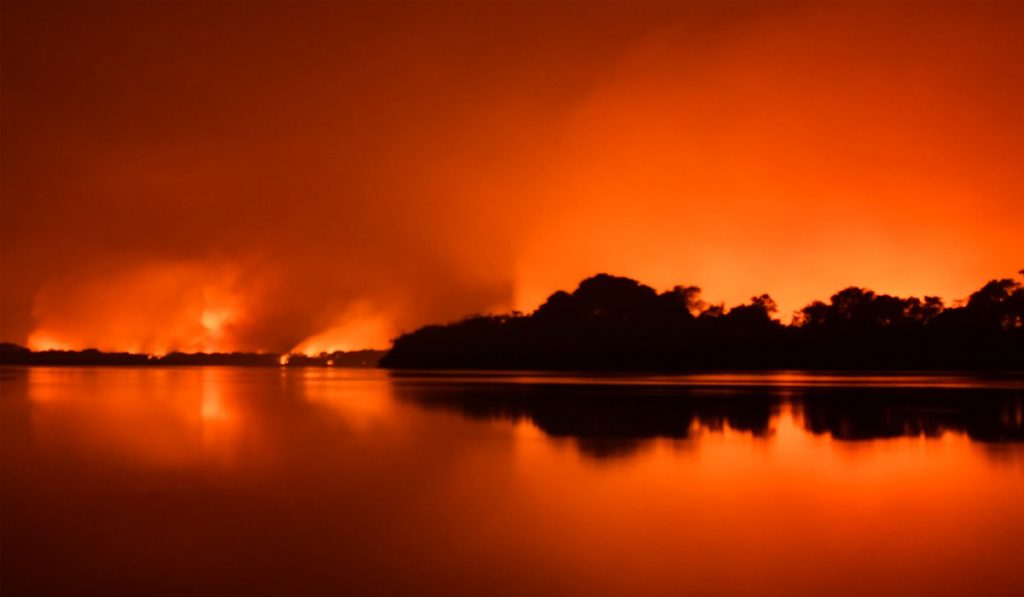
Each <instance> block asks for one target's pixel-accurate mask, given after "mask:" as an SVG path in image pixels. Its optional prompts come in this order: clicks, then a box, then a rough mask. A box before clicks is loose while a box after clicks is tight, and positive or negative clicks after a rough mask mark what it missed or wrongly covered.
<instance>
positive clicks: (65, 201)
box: [0, 3, 1024, 352]
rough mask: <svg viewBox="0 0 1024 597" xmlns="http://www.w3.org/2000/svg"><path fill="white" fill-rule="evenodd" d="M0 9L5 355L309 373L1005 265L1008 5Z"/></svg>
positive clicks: (958, 291)
mask: <svg viewBox="0 0 1024 597" xmlns="http://www.w3.org/2000/svg"><path fill="white" fill-rule="evenodd" d="M728 4H729V6H728V10H725V9H723V7H722V6H716V5H715V4H714V3H711V4H707V5H704V4H691V3H685V4H684V3H680V4H665V5H658V4H651V5H645V6H643V7H636V6H633V5H628V4H622V5H620V4H617V3H609V4H601V5H589V4H576V3H568V4H552V5H543V4H535V3H526V4H522V5H520V4H518V3H502V4H498V5H483V6H478V5H475V4H473V3H468V4H452V5H430V4H424V5H419V4H414V5H394V4H390V3H389V4H381V5H378V4H340V3H339V4H309V3H299V4H293V3H286V4H258V5H253V6H245V7H242V6H241V5H235V4H232V3H212V4H192V3H187V4H169V3H155V4H125V3H117V4H110V5H108V4H102V3H83V4H82V5H75V4H50V3H46V4H25V5H22V4H17V5H6V6H5V7H4V18H3V53H2V54H3V69H2V77H3V85H2V106H0V120H2V122H0V124H2V129H0V131H2V169H3V171H2V190H3V196H2V201H3V203H2V213H0V216H2V218H0V230H2V237H0V244H2V254H0V258H2V262H0V265H2V282H3V285H2V286H3V287H2V291H0V292H2V305H0V326H2V329H0V335H2V338H0V339H2V340H8V341H14V342H20V343H28V344H30V345H32V346H33V347H34V348H48V347H67V348H84V347H88V346H95V347H98V348H102V349H108V350H118V349H119V350H140V351H150V352H166V351H169V350H174V349H177V350H272V351H284V350H289V349H298V350H304V351H312V352H316V351H319V350H327V349H335V348H343V349H347V348H361V347H382V346H386V344H387V342H388V340H389V339H390V338H391V337H393V336H394V335H395V334H397V333H398V332H400V331H403V330H410V329H412V328H414V327H416V326H418V325H421V324H423V323H427V322H431V321H447V320H451V319H454V318H458V317H460V316H462V315H465V314H469V313H474V312H488V311H505V310H508V309H515V308H518V309H523V310H529V309H532V308H533V307H535V306H537V305H538V304H540V303H541V302H542V301H543V299H544V298H545V296H546V295H547V294H548V293H550V292H552V291H554V290H556V289H557V288H560V287H568V286H571V285H572V284H574V283H575V282H576V281H578V280H579V279H581V278H583V277H585V276H586V275H589V274H592V273H595V272H597V271H611V272H614V273H619V274H622V275H629V276H631V277H635V278H639V279H643V280H645V281H648V282H650V283H652V284H654V285H655V286H659V287H661V288H669V287H671V286H673V285H675V284H681V283H688V284H699V285H701V286H702V287H703V288H705V289H706V296H707V298H709V299H711V300H715V301H718V300H722V301H727V302H730V303H737V302H741V301H742V300H745V299H746V298H747V297H749V296H751V295H754V294H759V293H761V292H765V291H771V292H772V293H773V297H774V298H775V299H776V300H777V302H778V303H779V305H780V307H781V313H782V314H783V316H784V317H785V316H786V314H788V313H791V312H792V311H793V310H795V309H798V308H800V307H801V306H803V304H805V303H806V302H807V301H809V300H810V299H812V298H814V297H818V296H827V295H828V294H830V293H831V292H833V291H835V290H836V289H838V288H841V287H844V286H847V285H850V284H856V285H863V286H868V287H871V288H874V289H876V290H879V291H883V292H892V293H899V294H904V295H907V294H939V295H942V296H943V297H944V298H946V299H956V298H961V297H963V296H965V295H966V294H967V292H969V291H970V290H971V289H972V286H973V285H974V284H975V283H976V282H977V280H979V279H987V278H990V277H996V276H1000V275H1005V273H1006V272H1007V271H1015V270H1016V269H1017V268H1019V263H1020V262H1021V258H1022V257H1024V256H1022V254H1021V252H1020V246H1019V238H1020V237H1022V236H1024V202H1021V201H1020V197H1021V196H1022V195H1021V194H1022V191H1024V185H1022V182H1021V180H1022V179H1021V178H1020V176H1019V165H1020V164H1021V163H1022V162H1024V145H1022V141H1021V139H1024V117H1022V112H1021V110H1020V105H1021V103H1022V101H1024V78H1022V77H1021V76H1020V64H1022V63H1024V39H1022V38H1021V36H1020V35H1019V32H1020V31H1021V30H1022V29H1024V7H1021V6H1018V5H1013V4H1010V3H1006V4H1000V5H994V6H987V7H984V8H981V7H976V6H950V5H941V6H932V5H921V6H903V7H900V8H887V7H884V6H872V7H870V8H866V7H862V8H856V7H842V6H827V7H813V6H805V7H793V6H765V5H751V6H737V5H733V4H732V3H728Z"/></svg>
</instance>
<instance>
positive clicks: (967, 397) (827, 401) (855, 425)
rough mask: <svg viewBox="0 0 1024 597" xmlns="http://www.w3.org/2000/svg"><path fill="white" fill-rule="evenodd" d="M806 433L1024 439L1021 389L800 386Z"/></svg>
mask: <svg viewBox="0 0 1024 597" xmlns="http://www.w3.org/2000/svg"><path fill="white" fill-rule="evenodd" d="M796 404H797V406H798V407H799V408H800V409H801V410H802V412H803V416H804V427H805V428H806V429H807V430H808V431H810V432H811V433H816V434H826V433H827V434H829V435H831V436H832V437H834V438H836V439H842V440H868V439H881V438H894V437H908V436H909V437H917V436H922V435H923V436H926V437H938V436H941V435H942V434H943V433H945V432H956V433H965V434H967V436H968V437H970V438H971V439H973V440H975V441H982V442H1004V441H1024V420H1022V419H1024V392H1022V391H1021V390H967V389H935V388H932V389H886V388H873V389H870V390H868V389H853V388H832V389H828V390H814V391H807V392H803V393H802V394H801V395H800V396H799V400H798V401H797V402H796Z"/></svg>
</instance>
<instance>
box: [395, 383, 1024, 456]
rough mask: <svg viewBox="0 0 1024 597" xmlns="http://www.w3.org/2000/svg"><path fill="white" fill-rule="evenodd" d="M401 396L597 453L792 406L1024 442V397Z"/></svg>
mask: <svg viewBox="0 0 1024 597" xmlns="http://www.w3.org/2000/svg"><path fill="white" fill-rule="evenodd" d="M394 390H395V395H396V397H398V399H400V400H405V401H409V402H413V403H415V404H418V405H420V406H423V407H427V408H440V409H445V410H451V411H455V412H459V413H461V414H462V415H464V416H467V417H470V418H473V419H505V420H511V421H518V420H528V421H530V422H532V423H533V424H534V425H536V426H537V427H538V428H539V429H540V430H541V431H543V432H544V433H545V434H547V435H549V436H551V437H566V438H572V439H575V440H576V441H577V444H578V446H579V448H580V450H581V451H582V452H584V453H586V454H588V455H590V456H595V457H605V456H614V455H623V454H630V453H632V452H635V451H636V450H637V449H639V448H640V447H641V446H642V445H643V444H645V443H646V442H648V441H650V440H653V439H657V438H665V439H686V438H688V437H689V436H690V434H691V432H692V430H693V429H695V428H700V429H707V430H710V431H718V432H720V431H722V430H724V429H726V428H729V429H732V430H736V431H740V432H745V433H749V434H751V435H753V436H755V437H764V436H767V435H769V434H770V432H771V423H772V418H773V417H774V416H775V415H776V414H777V413H778V411H779V408H780V406H781V404H782V403H783V402H789V403H792V404H793V406H794V408H795V409H796V410H798V411H799V412H801V413H802V414H803V419H804V427H805V429H806V430H807V431H809V432H811V433H814V434H828V435H831V436H832V437H834V438H836V439H839V440H869V439H881V438H894V437H908V436H910V437H913V436H921V435H924V436H928V437H936V436H939V435H941V434H943V433H945V432H958V433H966V434H967V435H968V436H969V437H970V438H971V439H974V440H976V441H985V442H1005V441H1024V414H1022V413H1024V392H1022V391H1020V390H964V389H934V388H931V389H924V388H910V389H908V388H900V389H889V388H870V389H866V388H811V389H799V390H792V389H787V390H785V391H784V392H782V391H780V390H778V389H741V388H735V389H728V390H723V389H709V388H693V387H685V388H683V387H678V386H676V387H672V386H635V385H633V386H630V385H607V384H601V385H586V384H572V385H570V384H543V383H542V384H526V383H509V384H503V383H484V382H475V383H474V382H454V381H443V380H433V381H423V380H415V379H405V380H404V379H402V378H401V377H396V378H395V380H394Z"/></svg>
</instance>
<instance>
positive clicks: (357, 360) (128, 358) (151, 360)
mask: <svg viewBox="0 0 1024 597" xmlns="http://www.w3.org/2000/svg"><path fill="white" fill-rule="evenodd" d="M383 354H384V352H383V351H380V350H353V351H347V352H346V351H340V350H339V351H335V352H322V353H320V354H318V355H304V354H290V355H285V356H284V358H282V355H279V354H274V353H266V352H169V353H167V354H165V355H160V356H156V355H147V354H140V353H134V352H104V351H101V350H96V349H95V348H88V349H85V350H41V351H32V350H29V349H28V348H25V347H24V346H19V345H17V344H11V343H9V342H4V343H0V364H4V365H55V366H56V365H61V366H63V365H78V366H107V365H119V366H129V367H140V366H200V365H224V366H232V367H278V366H287V367H376V366H377V362H378V361H379V360H380V357H381V356H382V355H383Z"/></svg>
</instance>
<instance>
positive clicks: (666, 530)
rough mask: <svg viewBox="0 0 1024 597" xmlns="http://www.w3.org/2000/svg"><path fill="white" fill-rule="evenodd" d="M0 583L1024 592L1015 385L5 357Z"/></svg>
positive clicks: (1023, 428)
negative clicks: (110, 364)
mask: <svg viewBox="0 0 1024 597" xmlns="http://www.w3.org/2000/svg"><path fill="white" fill-rule="evenodd" d="M0 392H2V394H0V406H2V411H0V414H2V453H0V457H2V501H0V513H2V520H0V540H2V544H0V547H2V584H3V586H2V589H3V594H4V595H354V594H375V595H378V594H379V595H393V594H410V595H423V594H435V595H452V594H473V595H501V594H510V595H534V594H543V595H553V594H559V595H787V596H789V595H851V596H852V595H857V596H861V595H957V596H961V595H1021V594H1022V589H1021V587H1024V383H1022V382H1021V381H1020V379H1008V378H988V379H979V378H969V377H957V376H941V377H921V376H897V377H892V376H889V377H856V378H848V377H842V376H821V375H817V376H808V375H803V374H798V373H793V374H774V375H767V376H765V375H709V376H693V377H642V378H616V377H568V376H535V375H534V376H531V375H509V374H494V375H489V374H448V375H437V374H435V375H389V374H387V373H385V372H380V371H373V370H324V369H317V370H314V369H306V370H285V369H282V370H277V369H231V368H203V369H199V368H197V369H190V368H180V369H173V368H168V369H158V368H151V369H116V368H106V369H103V368H98V369H88V368H65V369H59V368H56V369H45V368H37V369H15V368H8V369H3V370H0Z"/></svg>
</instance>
